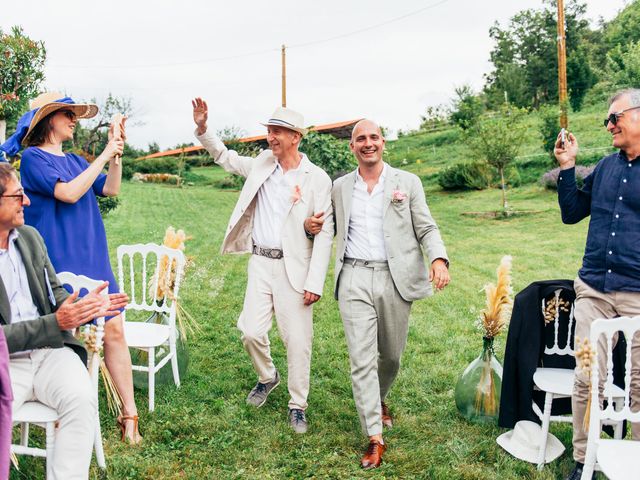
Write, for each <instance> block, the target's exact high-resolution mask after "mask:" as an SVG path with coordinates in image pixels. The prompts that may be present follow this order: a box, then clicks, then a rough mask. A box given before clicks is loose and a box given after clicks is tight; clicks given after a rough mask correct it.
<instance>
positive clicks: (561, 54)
mask: <svg viewBox="0 0 640 480" xmlns="http://www.w3.org/2000/svg"><path fill="white" fill-rule="evenodd" d="M557 40H558V99H559V100H560V126H561V127H562V128H567V126H568V123H569V122H568V120H567V49H566V42H565V40H566V36H565V33H564V1H563V0H558V38H557Z"/></svg>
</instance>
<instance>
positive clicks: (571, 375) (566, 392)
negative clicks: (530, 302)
mask: <svg viewBox="0 0 640 480" xmlns="http://www.w3.org/2000/svg"><path fill="white" fill-rule="evenodd" d="M561 291H562V289H558V290H556V291H555V292H554V299H553V300H551V301H553V302H556V305H558V302H559V299H560V293H561ZM546 308H547V302H546V300H545V299H542V313H543V315H544V314H545V312H546ZM573 308H574V306H573V303H572V304H571V308H570V310H569V315H568V323H567V325H566V328H567V332H566V342H563V343H564V345H560V344H559V340H558V339H559V338H560V328H561V327H562V328H563V329H564V325H561V322H560V307H559V306H557V307H556V309H555V310H556V313H555V317H554V319H553V326H554V342H553V346H552V347H548V346H545V349H544V353H545V355H571V356H572V357H573V356H574V351H573V349H572V348H571V341H572V339H573V324H574V322H575V319H574V316H573V312H574V310H573ZM562 337H564V332H563V335H562ZM574 379H575V371H574V369H568V368H547V367H539V368H537V369H536V371H535V373H534V374H533V383H534V388H536V389H537V390H540V391H542V392H545V397H544V411H540V408H539V407H538V405H537V404H536V403H535V402H533V411H534V412H535V414H536V415H537V416H538V418H540V421H541V422H542V429H541V431H540V440H539V443H538V462H537V463H538V470H542V468H543V467H544V464H545V461H544V460H545V455H546V447H547V436H548V435H549V424H550V423H551V422H564V423H571V422H573V416H571V415H551V408H552V405H553V401H554V400H556V399H560V398H571V396H572V395H573V383H574ZM612 394H613V398H614V400H618V399H622V396H623V394H624V392H623V391H622V389H621V388H619V387H617V386H616V385H612Z"/></svg>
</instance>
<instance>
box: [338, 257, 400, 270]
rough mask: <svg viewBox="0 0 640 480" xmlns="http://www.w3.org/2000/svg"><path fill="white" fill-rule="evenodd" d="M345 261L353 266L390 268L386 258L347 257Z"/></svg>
mask: <svg viewBox="0 0 640 480" xmlns="http://www.w3.org/2000/svg"><path fill="white" fill-rule="evenodd" d="M344 263H346V264H348V265H351V266H352V267H368V268H376V267H377V268H385V267H386V268H389V263H388V262H387V261H386V260H362V259H360V258H348V257H345V259H344Z"/></svg>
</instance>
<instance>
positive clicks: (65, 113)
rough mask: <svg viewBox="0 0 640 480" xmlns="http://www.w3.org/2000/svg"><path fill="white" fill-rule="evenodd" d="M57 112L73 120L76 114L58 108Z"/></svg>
mask: <svg viewBox="0 0 640 480" xmlns="http://www.w3.org/2000/svg"><path fill="white" fill-rule="evenodd" d="M59 113H61V114H63V115H64V116H65V117H67V118H68V119H69V120H75V119H76V114H75V113H73V112H72V111H71V110H59Z"/></svg>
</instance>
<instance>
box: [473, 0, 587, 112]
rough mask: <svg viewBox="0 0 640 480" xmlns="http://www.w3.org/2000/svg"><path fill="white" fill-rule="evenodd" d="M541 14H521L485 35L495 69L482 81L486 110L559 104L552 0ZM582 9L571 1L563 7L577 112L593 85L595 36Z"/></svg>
mask: <svg viewBox="0 0 640 480" xmlns="http://www.w3.org/2000/svg"><path fill="white" fill-rule="evenodd" d="M546 3H547V6H545V8H543V9H541V10H534V9H529V10H523V11H521V12H518V13H517V14H516V15H514V16H513V17H512V18H511V20H510V22H509V25H508V26H507V27H505V28H503V27H501V26H500V24H498V23H496V24H495V25H494V26H493V27H492V28H491V29H490V30H489V36H490V37H491V38H492V39H493V40H494V41H495V42H496V44H495V46H494V48H493V50H492V51H491V54H490V59H491V62H492V63H493V65H494V70H493V71H492V72H491V73H490V74H488V75H487V76H486V84H485V93H486V94H487V98H488V100H489V106H491V107H497V106H498V105H500V104H501V103H503V102H504V101H505V93H506V96H507V100H508V101H509V102H510V103H513V104H514V105H516V106H518V107H534V108H538V107H539V106H540V105H542V104H544V103H552V102H557V100H558V78H557V71H558V55H557V43H556V36H557V22H556V17H557V8H556V3H555V1H553V0H548V1H547V2H546ZM585 14H586V5H585V4H583V3H580V1H579V0H569V1H568V2H567V4H566V6H565V22H566V47H567V84H568V89H569V92H570V93H571V96H572V99H571V102H572V106H574V109H578V108H579V107H580V106H581V105H582V100H583V98H584V95H585V94H586V92H587V90H588V89H589V88H591V87H592V86H593V85H594V84H595V81H596V78H595V74H594V71H593V68H592V66H591V55H590V52H591V50H592V42H593V41H594V38H595V36H594V35H593V32H592V31H591V30H590V27H589V22H588V20H586V19H585V18H584V17H585Z"/></svg>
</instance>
